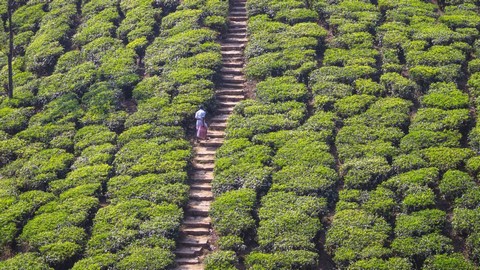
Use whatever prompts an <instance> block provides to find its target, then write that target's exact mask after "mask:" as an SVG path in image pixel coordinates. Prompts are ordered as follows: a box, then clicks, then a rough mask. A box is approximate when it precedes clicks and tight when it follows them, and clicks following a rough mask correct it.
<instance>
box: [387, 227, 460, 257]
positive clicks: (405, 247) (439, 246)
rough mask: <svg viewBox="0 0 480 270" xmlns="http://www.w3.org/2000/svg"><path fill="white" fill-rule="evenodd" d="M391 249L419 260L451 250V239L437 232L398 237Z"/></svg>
mask: <svg viewBox="0 0 480 270" xmlns="http://www.w3.org/2000/svg"><path fill="white" fill-rule="evenodd" d="M392 250H393V251H394V252H396V253H398V254H399V255H400V256H405V257H409V258H416V259H418V260H419V261H421V260H423V259H425V258H427V257H429V256H432V255H436V254H442V253H449V252H452V251H453V246H452V240H451V239H450V238H448V237H446V236H443V235H441V234H438V233H431V234H427V235H424V236H421V237H398V238H395V239H394V240H393V242H392Z"/></svg>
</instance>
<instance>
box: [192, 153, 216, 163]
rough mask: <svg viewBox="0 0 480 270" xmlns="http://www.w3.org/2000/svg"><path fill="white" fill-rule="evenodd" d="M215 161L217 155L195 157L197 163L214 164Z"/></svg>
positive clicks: (194, 160)
mask: <svg viewBox="0 0 480 270" xmlns="http://www.w3.org/2000/svg"><path fill="white" fill-rule="evenodd" d="M214 161H215V155H214V154H213V155H196V156H195V157H193V162H195V163H213V162H214Z"/></svg>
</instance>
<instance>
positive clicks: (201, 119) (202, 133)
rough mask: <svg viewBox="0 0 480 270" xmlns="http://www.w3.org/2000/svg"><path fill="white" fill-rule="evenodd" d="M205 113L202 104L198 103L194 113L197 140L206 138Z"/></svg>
mask: <svg viewBox="0 0 480 270" xmlns="http://www.w3.org/2000/svg"><path fill="white" fill-rule="evenodd" d="M206 115H207V112H205V109H204V107H203V105H200V107H199V109H198V111H197V112H196V113H195V119H196V120H197V121H196V125H195V127H196V130H197V142H198V141H199V140H200V139H202V140H205V139H207V128H208V125H207V122H205V116H206Z"/></svg>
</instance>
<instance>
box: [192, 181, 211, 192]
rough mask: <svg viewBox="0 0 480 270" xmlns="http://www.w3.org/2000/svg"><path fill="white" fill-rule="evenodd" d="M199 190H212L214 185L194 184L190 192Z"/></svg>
mask: <svg viewBox="0 0 480 270" xmlns="http://www.w3.org/2000/svg"><path fill="white" fill-rule="evenodd" d="M192 189H198V190H212V184H210V183H193V184H191V185H190V190H192Z"/></svg>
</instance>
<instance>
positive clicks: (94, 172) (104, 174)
mask: <svg viewBox="0 0 480 270" xmlns="http://www.w3.org/2000/svg"><path fill="white" fill-rule="evenodd" d="M111 169H112V166H110V165H107V164H98V165H92V166H84V167H81V168H78V169H76V170H74V171H71V172H69V173H68V174H67V177H66V178H65V179H61V180H55V181H52V182H50V189H51V190H52V191H53V192H55V193H57V194H59V193H61V192H63V191H65V190H67V189H69V188H73V187H78V186H80V185H85V184H105V183H106V182H107V179H108V176H109V175H110V171H111Z"/></svg>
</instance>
